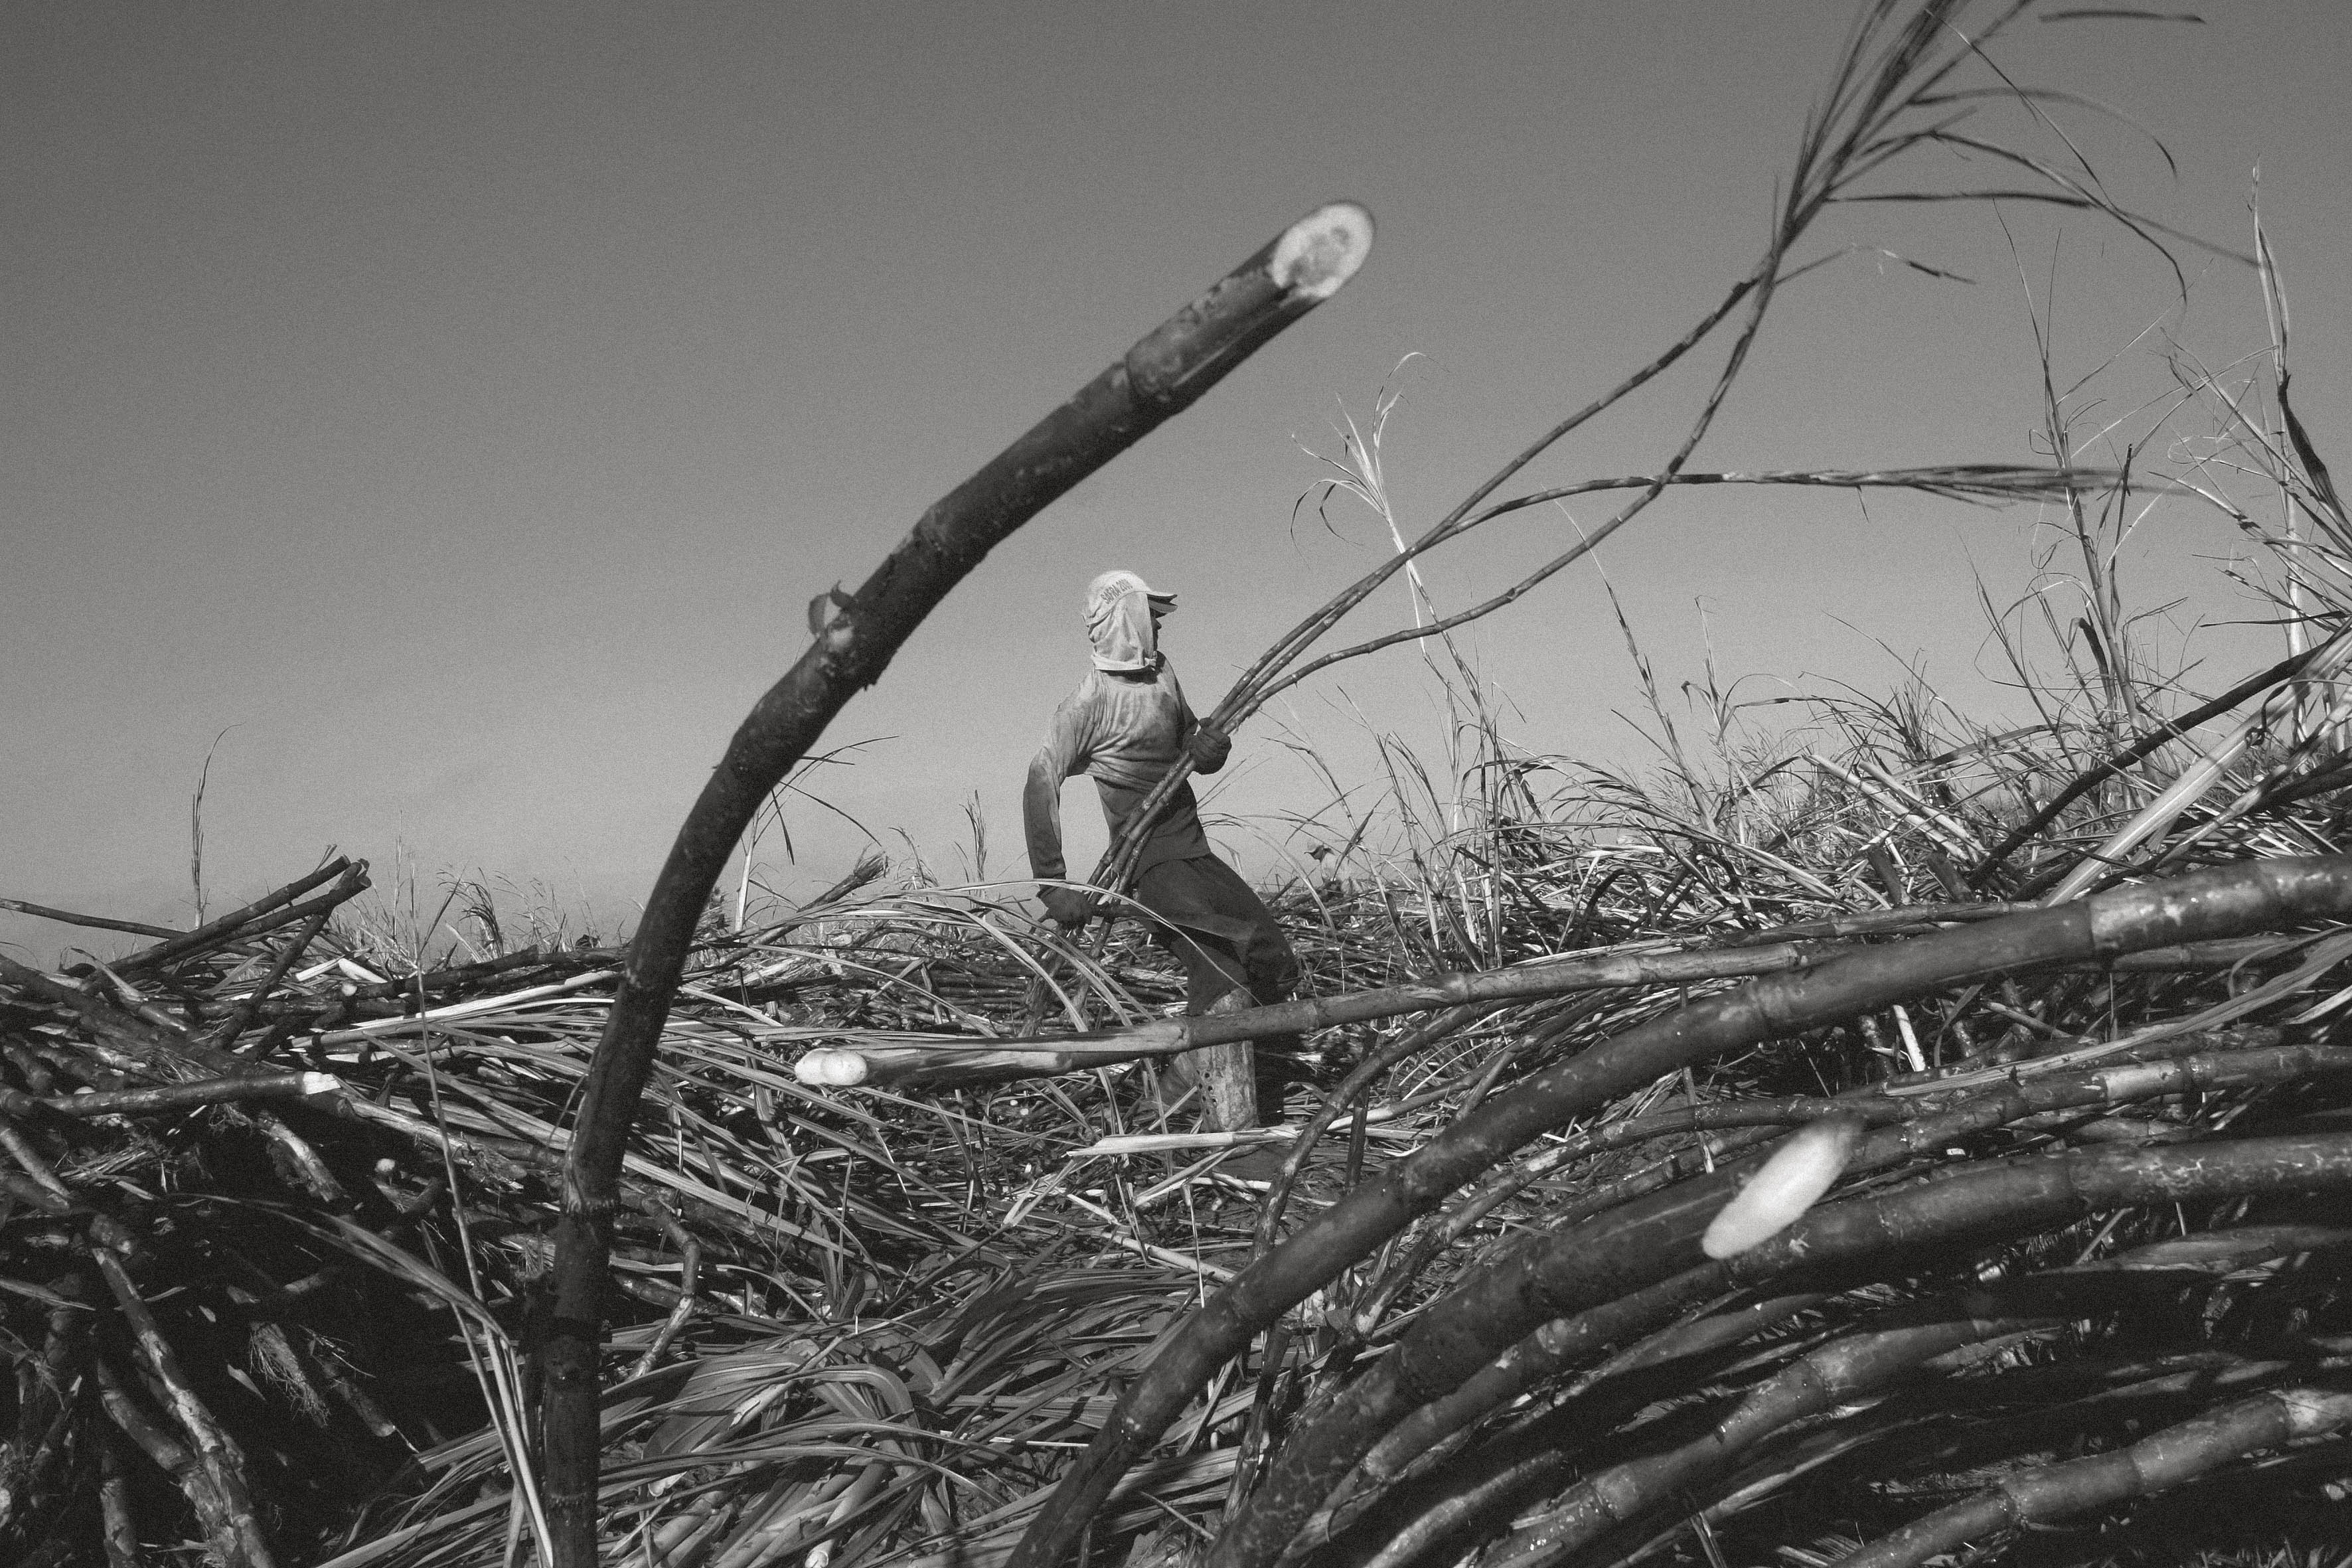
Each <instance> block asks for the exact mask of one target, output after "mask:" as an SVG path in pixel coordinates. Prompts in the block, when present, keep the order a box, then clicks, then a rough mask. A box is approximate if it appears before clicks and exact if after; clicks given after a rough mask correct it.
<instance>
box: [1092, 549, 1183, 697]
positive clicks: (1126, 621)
mask: <svg viewBox="0 0 2352 1568" xmlns="http://www.w3.org/2000/svg"><path fill="white" fill-rule="evenodd" d="M1155 599H1156V600H1158V601H1160V603H1161V604H1163V605H1171V606H1173V605H1174V604H1175V603H1176V599H1175V595H1172V594H1154V593H1153V592H1152V591H1151V587H1150V584H1147V583H1145V582H1144V580H1143V579H1142V578H1140V577H1139V576H1137V575H1136V574H1134V573H1132V572H1106V573H1104V574H1102V575H1101V576H1099V577H1097V578H1096V579H1095V580H1094V581H1093V582H1092V583H1091V584H1087V605H1086V617H1087V641H1088V642H1090V643H1092V644H1094V660H1095V668H1097V669H1108V670H1118V671H1127V672H1132V671H1140V670H1147V669H1150V668H1154V667H1155V666H1157V665H1158V664H1159V662H1160V639H1159V637H1158V636H1157V635H1156V634H1155V632H1154V631H1153V629H1152V625H1151V605H1152V601H1153V600H1155Z"/></svg>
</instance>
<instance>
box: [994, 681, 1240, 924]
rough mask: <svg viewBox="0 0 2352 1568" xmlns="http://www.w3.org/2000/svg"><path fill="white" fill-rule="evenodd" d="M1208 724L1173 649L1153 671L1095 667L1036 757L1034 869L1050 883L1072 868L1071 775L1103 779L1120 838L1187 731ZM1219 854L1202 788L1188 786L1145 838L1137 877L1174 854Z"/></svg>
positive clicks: (1028, 824)
mask: <svg viewBox="0 0 2352 1568" xmlns="http://www.w3.org/2000/svg"><path fill="white" fill-rule="evenodd" d="M1199 722H1200V721H1198V720H1196V719H1194V718H1193V717H1192V709H1191V707H1189V706H1188V705H1187V704H1186V703H1185V701H1184V689H1183V688H1182V687H1181V686H1180V685H1178V684H1177V681H1176V671H1175V670H1174V669H1173V668H1170V666H1169V663H1168V660H1167V659H1166V658H1164V657H1160V658H1155V659H1154V661H1153V664H1152V668H1149V669H1141V670H1133V671H1114V670H1106V669H1096V670H1090V671H1088V672H1087V678H1086V679H1084V680H1082V681H1080V682H1079V683H1078V689H1076V691H1074V692H1072V693H1070V695H1069V696H1068V697H1066V698H1065V699H1063V700H1062V705H1061V706H1060V707H1058V708H1056V709H1055V710H1054V720H1053V723H1052V724H1051V725H1050V726H1048V728H1047V730H1046V731H1045V747H1044V749H1042V750H1041V751H1039V752H1038V753H1037V756H1036V759H1035V760H1034V762H1032V763H1030V764H1029V783H1028V785H1027V787H1026V788H1024V790H1023V791H1022V793H1021V820H1022V826H1023V827H1024V829H1025V830H1026V833H1027V837H1028V839H1029V870H1030V873H1031V875H1033V876H1035V877H1037V878H1040V879H1044V880H1046V881H1055V880H1059V879H1063V878H1066V877H1067V876H1068V875H1069V868H1068V867H1067V866H1066V864H1065V863H1064V862H1063V859H1062V781H1063V780H1064V779H1066V778H1068V777H1070V776H1071V775H1072V774H1074V773H1085V774H1087V776H1088V777H1090V778H1092V779H1093V780H1094V781H1095V788H1096V790H1097V792H1098V793H1100V795H1102V804H1103V816H1105V817H1107V818H1108V819H1109V822H1110V837H1111V842H1112V843H1114V844H1116V843H1118V839H1119V836H1120V835H1121V834H1122V833H1124V832H1125V831H1126V829H1127V824H1128V820H1129V818H1130V817H1132V816H1134V815H1135V812H1136V808H1137V807H1138V806H1139V805H1142V804H1143V797H1144V796H1146V795H1150V793H1151V787H1152V786H1153V785H1154V784H1158V783H1159V782H1160V779H1161V778H1162V777H1164V776H1165V775H1166V774H1167V772H1168V770H1169V768H1170V767H1171V766H1172V765H1173V764H1174V763H1175V761H1176V759H1177V757H1178V756H1179V755H1180V754H1181V753H1182V752H1183V750H1184V742H1185V739H1186V738H1187V737H1188V736H1190V735H1191V734H1192V731H1193V730H1194V729H1195V728H1196V727H1198V725H1199ZM1200 771H1201V772H1202V773H1213V772H1214V771H1215V770H1214V769H1211V768H1203V769H1201V770H1200ZM1209 853H1211V851H1210V848H1209V838H1208V835H1207V834H1205V833H1203V832H1202V830H1201V811H1200V806H1199V805H1198V804H1197V803H1196V802H1195V801H1194V800H1193V798H1192V785H1191V784H1181V785H1179V786H1178V787H1177V790H1176V793H1175V795H1173V796H1171V798H1170V800H1169V802H1168V807H1167V809H1166V810H1165V811H1163V812H1161V813H1160V825H1159V826H1157V827H1155V828H1153V829H1152V831H1151V837H1150V839H1148V840H1147V841H1146V842H1145V844H1144V846H1143V856H1142V858H1141V859H1139V860H1138V861H1137V862H1136V875H1137V876H1138V877H1140V876H1141V875H1142V874H1143V873H1144V872H1146V871H1149V870H1150V869H1151V868H1153V867H1155V866H1158V865H1160V864H1162V863H1164V862H1166V861H1170V860H1185V859H1190V858H1192V857H1193V856H1196V855H1206V854H1209Z"/></svg>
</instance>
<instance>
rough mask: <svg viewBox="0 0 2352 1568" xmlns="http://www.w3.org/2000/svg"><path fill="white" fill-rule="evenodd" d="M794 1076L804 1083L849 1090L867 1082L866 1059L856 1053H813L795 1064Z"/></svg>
mask: <svg viewBox="0 0 2352 1568" xmlns="http://www.w3.org/2000/svg"><path fill="white" fill-rule="evenodd" d="M793 1077H794V1078H797V1079H800V1080H801V1081H802V1082H803V1083H808V1084H818V1085H821V1086H823V1087H824V1088H827V1089H847V1088H850V1087H851V1086H853V1085H855V1084H861V1083H864V1082H865V1081H866V1058H864V1057H861V1056H859V1055H858V1054H857V1053H856V1051H811V1052H809V1053H808V1055H806V1056H804V1057H803V1058H801V1059H800V1060H799V1061H797V1062H795V1063H793Z"/></svg>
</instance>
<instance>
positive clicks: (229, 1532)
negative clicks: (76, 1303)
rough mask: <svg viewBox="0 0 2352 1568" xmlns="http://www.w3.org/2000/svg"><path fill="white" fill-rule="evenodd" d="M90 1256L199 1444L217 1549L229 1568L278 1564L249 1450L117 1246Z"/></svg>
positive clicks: (200, 1500)
mask: <svg viewBox="0 0 2352 1568" xmlns="http://www.w3.org/2000/svg"><path fill="white" fill-rule="evenodd" d="M90 1257H91V1258H94V1259H96V1261H97V1263H98V1272H99V1277H100V1279H104V1280H105V1281H106V1285H107V1289H109V1290H110V1291H112V1292H113V1295H114V1304H115V1306H116V1307H117V1308H119V1309H120V1310H121V1313H122V1318H123V1322H124V1324H125V1325H126V1326H127V1327H128V1328H129V1329H130V1330H131V1342H132V1344H133V1345H135V1346H136V1347H137V1349H138V1352H139V1356H140V1359H141V1360H142V1362H144V1363H146V1367H147V1371H148V1373H150V1374H151V1375H152V1376H153V1377H154V1379H155V1381H156V1382H157V1383H159V1384H162V1385H163V1389H164V1390H165V1392H166V1393H167V1394H169V1395H170V1396H171V1401H172V1414H173V1416H174V1417H176V1418H177V1420H178V1421H179V1424H180V1427H181V1429H182V1430H183V1431H184V1432H185V1433H187V1435H188V1437H189V1440H190V1442H191V1443H192V1444H193V1445H194V1450H195V1458H196V1468H198V1469H199V1470H200V1471H201V1472H202V1473H203V1475H204V1476H205V1479H206V1481H207V1482H208V1483H209V1489H208V1490H207V1491H199V1492H197V1493H195V1494H194V1498H193V1499H192V1500H195V1501H197V1504H198V1511H199V1512H200V1513H201V1512H203V1511H204V1500H205V1499H206V1498H207V1497H209V1499H210V1500H211V1501H212V1502H213V1504H214V1505H215V1509H216V1511H215V1513H214V1516H213V1517H212V1518H211V1519H210V1520H208V1521H205V1523H206V1525H207V1532H208V1533H209V1535H210V1536H211V1538H212V1541H213V1545H214V1550H215V1552H224V1553H225V1556H224V1563H226V1568H273V1564H274V1563H275V1562H276V1558H275V1557H273V1556H272V1554H271V1552H270V1550H269V1541H268V1537H267V1536H266V1535H265V1534H264V1533H263V1531H262V1528H261V1521H260V1520H259V1519H257V1517H256V1516H255V1514H254V1511H253V1497H252V1494H251V1492H250V1491H249V1490H248V1489H247V1486H246V1481H245V1454H244V1451H243V1450H242V1449H240V1448H239V1447H237V1444H236V1438H234V1437H232V1436H229V1434H228V1431H227V1429H226V1428H225V1427H224V1426H221V1424H220V1422H219V1421H218V1420H217V1419H215V1416H214V1415H213V1413H212V1410H211V1407H210V1406H208V1405H205V1402H204V1400H203V1399H202V1398H201V1397H199V1396H198V1394H197V1393H196V1391H195V1389H194V1387H193V1386H192V1385H191V1384H189V1382H188V1379H187V1374H186V1373H185V1372H184V1371H183V1370H182V1369H181V1366H180V1359H179V1356H178V1354H177V1353H176V1352H173V1349H172V1343H171V1342H170V1341H169V1340H167V1339H165V1338H164V1337H163V1330H162V1328H161V1327H159V1326H158V1325H157V1323H156V1321H155V1316H154V1314H153V1313H152V1312H151V1311H149V1310H148V1309H147V1302H146V1300H145V1298H143V1297H142V1296H141V1295H140V1294H139V1290H138V1288H137V1287H136V1286H134V1285H132V1284H131V1276H130V1274H129V1272H128V1271H126V1270H125V1269H124V1268H123V1267H122V1262H121V1259H120V1258H117V1257H116V1256H115V1254H114V1250H113V1248H112V1247H109V1246H107V1245H105V1244H104V1243H102V1242H101V1243H100V1244H98V1245H94V1246H92V1247H91V1248H90Z"/></svg>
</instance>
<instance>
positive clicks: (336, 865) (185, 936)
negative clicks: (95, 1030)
mask: <svg viewBox="0 0 2352 1568" xmlns="http://www.w3.org/2000/svg"><path fill="white" fill-rule="evenodd" d="M352 868H353V866H352V859H351V858H350V857H349V856H344V855H338V856H336V857H335V858H333V859H332V860H330V861H328V862H327V863H326V864H325V865H323V866H321V867H320V868H318V869H317V870H315V871H313V872H311V873H310V875H308V876H306V877H298V878H296V879H294V880H293V881H291V882H289V883H287V884H286V885H285V886H284V887H282V888H280V889H278V890H277V891H276V892H274V893H269V894H267V895H265V896H264V897H262V898H259V899H256V900H254V901H253V902H252V903H249V904H247V905H246V906H245V907H244V908H242V909H236V910H230V911H229V912H228V913H226V914H225V915H223V916H221V917H220V918H219V919H218V920H215V921H205V923H204V924H203V925H200V926H198V927H197V928H196V929H195V930H194V931H185V932H182V933H180V934H178V935H176V936H173V937H171V938H170V939H168V940H167V941H163V942H157V943H155V945H153V946H152V947H142V948H141V949H140V950H139V951H138V952H134V953H132V954H131V955H130V956H129V957H128V958H125V959H124V960H123V961H122V962H121V963H118V964H116V965H115V966H114V967H115V968H117V969H120V970H122V971H125V972H126V973H127V972H129V971H131V970H136V969H152V968H154V967H155V966H156V965H157V964H160V963H171V962H172V961H173V959H176V958H185V957H186V956H188V955H189V954H190V953H192V952H198V951H200V950H201V949H203V948H205V947H208V946H211V945H212V944H214V943H215V942H226V941H227V940H229V939H230V938H232V937H235V936H237V935H239V934H242V933H243V932H244V928H245V927H246V926H247V925H250V924H252V923H253V922H254V921H257V920H259V919H261V918H262V917H263V916H265V915H268V914H269V913H270V912H271V911H272V910H278V909H280V908H282V907H283V906H285V905H288V904H290V903H292V902H293V901H294V900H297V899H299V898H300V897H301V896H302V895H303V894H305V893H307V892H309V891H310V889H313V888H315V887H318V886H320V884H321V883H324V882H331V881H333V880H334V879H336V878H338V877H340V876H341V875H342V874H343V873H344V872H345V871H348V870H351V869H352ZM358 869H359V870H360V871H361V872H362V876H364V873H365V871H366V866H365V864H364V863H363V862H362V864H361V865H360V866H359V867H358ZM366 885H367V884H366V882H365V881H364V879H362V882H361V884H360V886H361V887H362V888H363V887H365V886H366ZM357 890H358V889H353V891H357ZM337 901H338V902H340V901H341V900H337ZM330 907H332V906H330ZM306 912H307V911H306ZM297 918H299V917H297Z"/></svg>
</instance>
